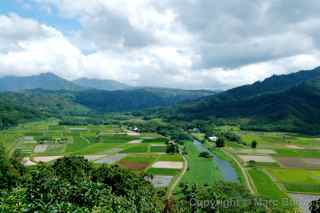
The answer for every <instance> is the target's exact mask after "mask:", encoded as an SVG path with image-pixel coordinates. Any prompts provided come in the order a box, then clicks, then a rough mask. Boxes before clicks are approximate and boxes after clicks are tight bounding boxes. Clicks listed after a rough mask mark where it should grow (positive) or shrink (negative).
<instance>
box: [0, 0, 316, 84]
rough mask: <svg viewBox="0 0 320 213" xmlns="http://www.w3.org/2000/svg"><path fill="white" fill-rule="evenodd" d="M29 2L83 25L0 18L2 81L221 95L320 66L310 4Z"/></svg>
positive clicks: (260, 1)
mask: <svg viewBox="0 0 320 213" xmlns="http://www.w3.org/2000/svg"><path fill="white" fill-rule="evenodd" d="M32 1H33V2H34V4H32V5H33V7H37V6H38V7H41V8H47V9H46V10H45V11H47V12H48V13H52V11H55V12H58V15H59V16H60V17H62V19H71V20H72V19H77V20H79V22H80V24H81V28H80V29H79V30H77V31H76V32H67V33H66V32H62V31H61V30H60V29H59V28H54V27H52V26H50V25H49V24H45V23H39V22H37V21H36V20H33V19H30V18H23V17H20V16H19V15H15V14H9V15H0V74H1V75H7V74H19V75H28V74H36V73H40V72H55V73H56V74H59V75H61V76H62V77H66V78H69V79H74V78H77V77H82V76H85V77H92V78H109V79H114V80H119V81H123V82H125V83H129V84H133V85H148V86H166V87H182V88H187V89H191V88H192V89H195V88H213V89H214V88H218V89H223V88H230V87H234V86H238V85H242V84H246V83H252V82H254V81H256V80H261V79H264V78H266V77H269V76H271V75H272V74H282V73H288V72H291V71H297V70H299V69H305V68H311V67H313V66H317V64H318V62H319V59H320V56H319V45H320V39H319V32H320V31H319V28H320V17H319V16H318V13H317V12H316V11H317V10H316V9H314V8H319V7H320V3H318V1H314V0H310V1H308V2H304V3H301V2H300V1H297V0H292V1H286V0H285V1H277V0H271V1H268V2H266V1H264V0H257V1H254V2H253V1H251V0H241V1H240V0H231V1H229V2H217V1H211V0H202V1H195V0H185V1H183V2H181V1H177V0H170V1H169V0H164V1H157V0H135V1H126V0H91V1H87V0H78V1H74V0H32ZM289 3H290V4H289ZM291 3H292V4H291ZM284 8H286V9H288V10H284ZM297 14H298V15H297ZM57 26H58V25H57Z"/></svg>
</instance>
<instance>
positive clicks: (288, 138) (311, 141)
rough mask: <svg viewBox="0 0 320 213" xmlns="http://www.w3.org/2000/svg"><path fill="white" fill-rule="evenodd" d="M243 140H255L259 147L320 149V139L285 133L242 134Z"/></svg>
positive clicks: (248, 141) (249, 141)
mask: <svg viewBox="0 0 320 213" xmlns="http://www.w3.org/2000/svg"><path fill="white" fill-rule="evenodd" d="M241 139H242V140H243V141H244V142H246V143H248V144H249V143H251V141H253V140H255V141H257V142H258V147H259V146H262V147H269V148H275V147H278V148H281V147H282V148H283V147H285V146H286V145H297V146H301V147H305V148H311V149H312V148H314V147H320V145H319V142H320V138H319V137H313V136H308V135H300V134H294V133H283V132H252V131H250V132H241Z"/></svg>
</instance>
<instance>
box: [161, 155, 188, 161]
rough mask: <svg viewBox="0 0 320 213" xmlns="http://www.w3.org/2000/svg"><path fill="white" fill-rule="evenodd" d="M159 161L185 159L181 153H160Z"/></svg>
mask: <svg viewBox="0 0 320 213" xmlns="http://www.w3.org/2000/svg"><path fill="white" fill-rule="evenodd" d="M159 161H183V159H182V157H181V155H178V154H170V155H160V157H159Z"/></svg>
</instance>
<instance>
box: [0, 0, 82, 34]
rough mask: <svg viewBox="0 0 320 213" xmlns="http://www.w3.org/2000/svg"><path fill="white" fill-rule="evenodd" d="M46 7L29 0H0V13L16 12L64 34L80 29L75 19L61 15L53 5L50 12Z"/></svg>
mask: <svg viewBox="0 0 320 213" xmlns="http://www.w3.org/2000/svg"><path fill="white" fill-rule="evenodd" d="M47 8H48V7H47V6H46V5H44V6H43V7H41V6H40V5H39V4H36V3H34V2H32V1H30V0H1V6H0V14H9V13H16V14H19V15H20V16H23V17H26V18H31V19H35V20H37V21H39V22H41V23H45V24H47V25H50V26H53V27H55V28H57V29H59V30H61V31H63V32H64V33H66V34H68V33H69V32H70V31H75V30H79V29H80V24H79V22H78V21H77V19H70V18H66V17H63V16H61V14H59V11H58V9H57V8H55V7H50V12H48V10H47Z"/></svg>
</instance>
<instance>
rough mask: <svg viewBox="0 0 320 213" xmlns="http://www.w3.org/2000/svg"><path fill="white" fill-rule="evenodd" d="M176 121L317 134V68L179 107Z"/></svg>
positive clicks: (319, 78) (319, 104) (319, 103)
mask: <svg viewBox="0 0 320 213" xmlns="http://www.w3.org/2000/svg"><path fill="white" fill-rule="evenodd" d="M171 113H172V114H171V115H172V116H174V117H178V118H179V119H184V120H190V119H206V120H208V119H213V120H221V119H222V120H233V121H234V120H236V121H238V122H239V123H240V124H241V127H242V128H243V129H254V130H270V131H271V130H282V131H295V132H303V133H310V134H320V68H315V69H313V70H308V71H300V72H296V73H293V74H288V75H279V76H272V77H270V78H267V79H265V80H264V81H262V82H256V83H254V84H251V85H246V86H241V87H237V88H234V89H231V90H228V91H225V92H222V93H219V94H217V95H213V96H209V97H204V98H201V100H197V101H190V102H188V103H184V104H180V105H179V106H178V107H176V108H175V109H174V110H172V111H171Z"/></svg>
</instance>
